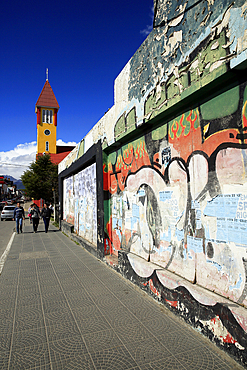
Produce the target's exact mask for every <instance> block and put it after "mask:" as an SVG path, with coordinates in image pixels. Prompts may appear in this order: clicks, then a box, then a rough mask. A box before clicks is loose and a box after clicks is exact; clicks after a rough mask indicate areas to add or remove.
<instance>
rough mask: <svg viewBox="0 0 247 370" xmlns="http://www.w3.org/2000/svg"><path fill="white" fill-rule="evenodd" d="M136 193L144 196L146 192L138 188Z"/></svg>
mask: <svg viewBox="0 0 247 370" xmlns="http://www.w3.org/2000/svg"><path fill="white" fill-rule="evenodd" d="M137 195H138V196H139V197H145V195H146V192H145V190H144V189H140V190H139V191H138V193H137Z"/></svg>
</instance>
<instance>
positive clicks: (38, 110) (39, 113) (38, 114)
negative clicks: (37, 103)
mask: <svg viewBox="0 0 247 370" xmlns="http://www.w3.org/2000/svg"><path fill="white" fill-rule="evenodd" d="M36 114H37V127H38V125H40V115H41V110H40V108H37V113H36Z"/></svg>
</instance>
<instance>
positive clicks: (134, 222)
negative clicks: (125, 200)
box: [131, 217, 139, 230]
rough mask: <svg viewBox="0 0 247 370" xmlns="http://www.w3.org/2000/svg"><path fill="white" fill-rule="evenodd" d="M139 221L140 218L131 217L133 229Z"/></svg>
mask: <svg viewBox="0 0 247 370" xmlns="http://www.w3.org/2000/svg"><path fill="white" fill-rule="evenodd" d="M138 222H139V219H138V218H136V217H131V230H135V229H136V228H135V226H136V224H137V223H138Z"/></svg>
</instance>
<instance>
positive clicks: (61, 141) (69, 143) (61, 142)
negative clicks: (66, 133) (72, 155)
mask: <svg viewBox="0 0 247 370" xmlns="http://www.w3.org/2000/svg"><path fill="white" fill-rule="evenodd" d="M57 145H58V146H76V145H77V143H76V142H75V141H70V142H68V143H65V142H64V141H63V140H62V139H58V140H57Z"/></svg>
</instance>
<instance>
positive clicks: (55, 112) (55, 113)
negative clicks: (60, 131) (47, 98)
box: [54, 109, 57, 126]
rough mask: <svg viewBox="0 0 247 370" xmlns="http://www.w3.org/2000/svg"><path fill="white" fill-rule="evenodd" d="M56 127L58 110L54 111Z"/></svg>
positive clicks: (55, 124)
mask: <svg viewBox="0 0 247 370" xmlns="http://www.w3.org/2000/svg"><path fill="white" fill-rule="evenodd" d="M54 126H57V109H54Z"/></svg>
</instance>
